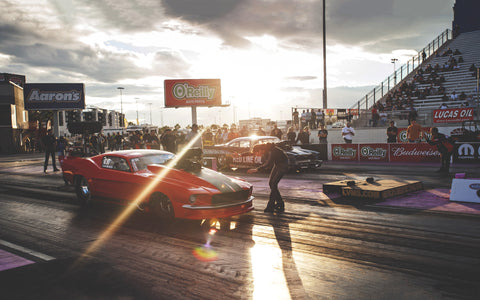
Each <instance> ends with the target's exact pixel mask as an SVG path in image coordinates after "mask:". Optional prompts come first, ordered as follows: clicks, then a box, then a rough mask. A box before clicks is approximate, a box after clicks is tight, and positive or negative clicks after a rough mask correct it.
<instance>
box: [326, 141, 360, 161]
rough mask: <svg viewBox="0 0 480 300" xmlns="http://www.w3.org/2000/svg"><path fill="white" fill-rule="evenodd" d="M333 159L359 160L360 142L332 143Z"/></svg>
mask: <svg viewBox="0 0 480 300" xmlns="http://www.w3.org/2000/svg"><path fill="white" fill-rule="evenodd" d="M332 160H341V161H358V144H332Z"/></svg>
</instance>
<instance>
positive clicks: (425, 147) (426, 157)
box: [390, 143, 440, 162]
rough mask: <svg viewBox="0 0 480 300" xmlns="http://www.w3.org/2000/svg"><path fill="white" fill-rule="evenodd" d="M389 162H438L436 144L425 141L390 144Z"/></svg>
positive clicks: (438, 154)
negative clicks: (432, 144)
mask: <svg viewBox="0 0 480 300" xmlns="http://www.w3.org/2000/svg"><path fill="white" fill-rule="evenodd" d="M390 161H391V162H440V152H438V150H437V147H436V146H431V145H429V144H427V143H411V144H407V143H401V144H390Z"/></svg>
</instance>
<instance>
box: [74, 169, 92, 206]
mask: <svg viewBox="0 0 480 300" xmlns="http://www.w3.org/2000/svg"><path fill="white" fill-rule="evenodd" d="M75 192H76V194H77V199H78V201H79V202H80V205H82V206H83V207H87V206H90V205H91V202H92V193H91V191H90V185H89V184H88V180H87V179H86V178H85V177H83V176H80V177H78V178H77V180H76V184H75Z"/></svg>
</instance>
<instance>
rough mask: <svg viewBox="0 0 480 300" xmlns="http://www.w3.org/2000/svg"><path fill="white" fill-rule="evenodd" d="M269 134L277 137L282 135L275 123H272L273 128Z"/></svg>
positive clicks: (280, 137)
mask: <svg viewBox="0 0 480 300" xmlns="http://www.w3.org/2000/svg"><path fill="white" fill-rule="evenodd" d="M270 135H271V136H276V137H278V138H279V139H282V136H283V132H282V130H281V129H280V128H278V127H277V124H274V125H273V129H272V131H271V132H270Z"/></svg>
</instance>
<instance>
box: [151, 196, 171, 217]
mask: <svg viewBox="0 0 480 300" xmlns="http://www.w3.org/2000/svg"><path fill="white" fill-rule="evenodd" d="M149 208H150V209H149V210H150V212H152V213H153V214H155V215H157V216H159V217H160V218H161V219H162V221H165V222H172V221H173V220H174V219H175V212H174V210H173V205H172V202H171V201H170V199H168V197H167V196H166V195H164V194H160V193H156V194H153V195H152V196H151V197H150V202H149Z"/></svg>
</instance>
